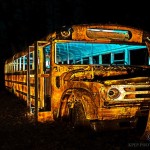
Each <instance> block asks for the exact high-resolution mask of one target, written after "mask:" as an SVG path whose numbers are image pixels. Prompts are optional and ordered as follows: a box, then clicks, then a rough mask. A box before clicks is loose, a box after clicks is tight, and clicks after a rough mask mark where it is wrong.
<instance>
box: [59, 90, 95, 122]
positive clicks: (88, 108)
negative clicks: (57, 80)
mask: <svg viewBox="0 0 150 150" xmlns="http://www.w3.org/2000/svg"><path fill="white" fill-rule="evenodd" d="M78 101H79V102H81V103H82V105H83V108H84V111H85V116H86V119H89V120H95V119H97V107H96V105H95V103H94V98H93V95H92V93H91V92H89V91H88V90H87V89H83V88H73V89H68V90H66V91H65V92H64V93H63V95H62V99H61V105H60V109H59V110H60V111H59V116H60V117H61V116H64V115H67V114H65V108H66V105H68V106H69V108H73V107H74V104H75V102H78Z"/></svg>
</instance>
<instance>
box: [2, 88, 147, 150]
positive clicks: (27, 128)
mask: <svg viewBox="0 0 150 150" xmlns="http://www.w3.org/2000/svg"><path fill="white" fill-rule="evenodd" d="M137 132H138V131H137V130H125V131H109V132H108V131H106V132H102V133H93V132H91V131H87V130H79V129H78V130H77V129H75V128H72V127H71V126H69V125H66V124H65V123H62V122H45V123H35V122H34V121H33V120H32V119H30V118H29V117H27V115H26V103H25V102H24V101H22V100H20V99H18V98H17V97H15V96H14V95H12V94H11V93H9V92H8V91H5V90H1V91H0V150H14V149H15V150H22V149H26V150H44V149H46V150H100V149H107V150H112V149H115V150H120V149H132V148H135V147H136V148H142V149H143V148H146V149H148V148H150V143H148V142H146V141H140V140H139V139H140V136H139V135H138V134H137Z"/></svg>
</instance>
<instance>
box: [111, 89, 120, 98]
mask: <svg viewBox="0 0 150 150" xmlns="http://www.w3.org/2000/svg"><path fill="white" fill-rule="evenodd" d="M108 96H109V98H111V99H116V98H118V97H119V96H120V92H119V90H118V89H116V88H111V89H110V90H109V91H108Z"/></svg>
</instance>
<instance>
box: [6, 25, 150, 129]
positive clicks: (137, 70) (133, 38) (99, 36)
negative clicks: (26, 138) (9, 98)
mask: <svg viewBox="0 0 150 150" xmlns="http://www.w3.org/2000/svg"><path fill="white" fill-rule="evenodd" d="M5 86H6V89H9V90H10V91H11V92H13V93H14V94H15V95H17V96H18V97H20V98H22V99H24V100H25V101H27V106H28V107H29V111H30V113H35V114H36V115H35V116H36V118H37V120H54V121H55V120H57V119H61V120H67V121H69V122H72V124H73V125H74V126H76V125H83V126H85V125H90V126H91V127H92V128H93V129H94V130H98V129H102V128H105V126H109V127H110V128H111V127H113V128H126V127H134V126H135V125H136V123H137V120H138V118H139V117H140V116H143V117H144V116H148V114H149V103H150V34H149V33H148V32H146V31H143V30H141V29H137V28H134V27H129V26H123V25H118V24H80V25H72V26H68V27H67V26H64V27H62V28H61V29H60V30H57V31H56V32H53V33H51V34H48V35H47V36H45V37H44V38H43V39H40V40H39V41H35V42H33V44H31V45H30V46H28V47H27V48H26V49H24V50H22V51H20V52H18V53H16V54H15V55H14V56H12V57H11V58H9V59H7V60H6V62H5ZM114 124H115V125H114Z"/></svg>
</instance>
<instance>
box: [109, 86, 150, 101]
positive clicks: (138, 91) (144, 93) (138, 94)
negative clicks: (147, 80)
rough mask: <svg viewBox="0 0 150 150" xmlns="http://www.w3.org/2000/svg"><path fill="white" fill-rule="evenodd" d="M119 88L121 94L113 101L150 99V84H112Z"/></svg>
mask: <svg viewBox="0 0 150 150" xmlns="http://www.w3.org/2000/svg"><path fill="white" fill-rule="evenodd" d="M111 88H117V89H118V90H119V91H120V96H119V97H118V98H116V99H111V100H113V101H150V85H141V84H138V85H137V84H136V85H135V84H134V85H112V86H111Z"/></svg>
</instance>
